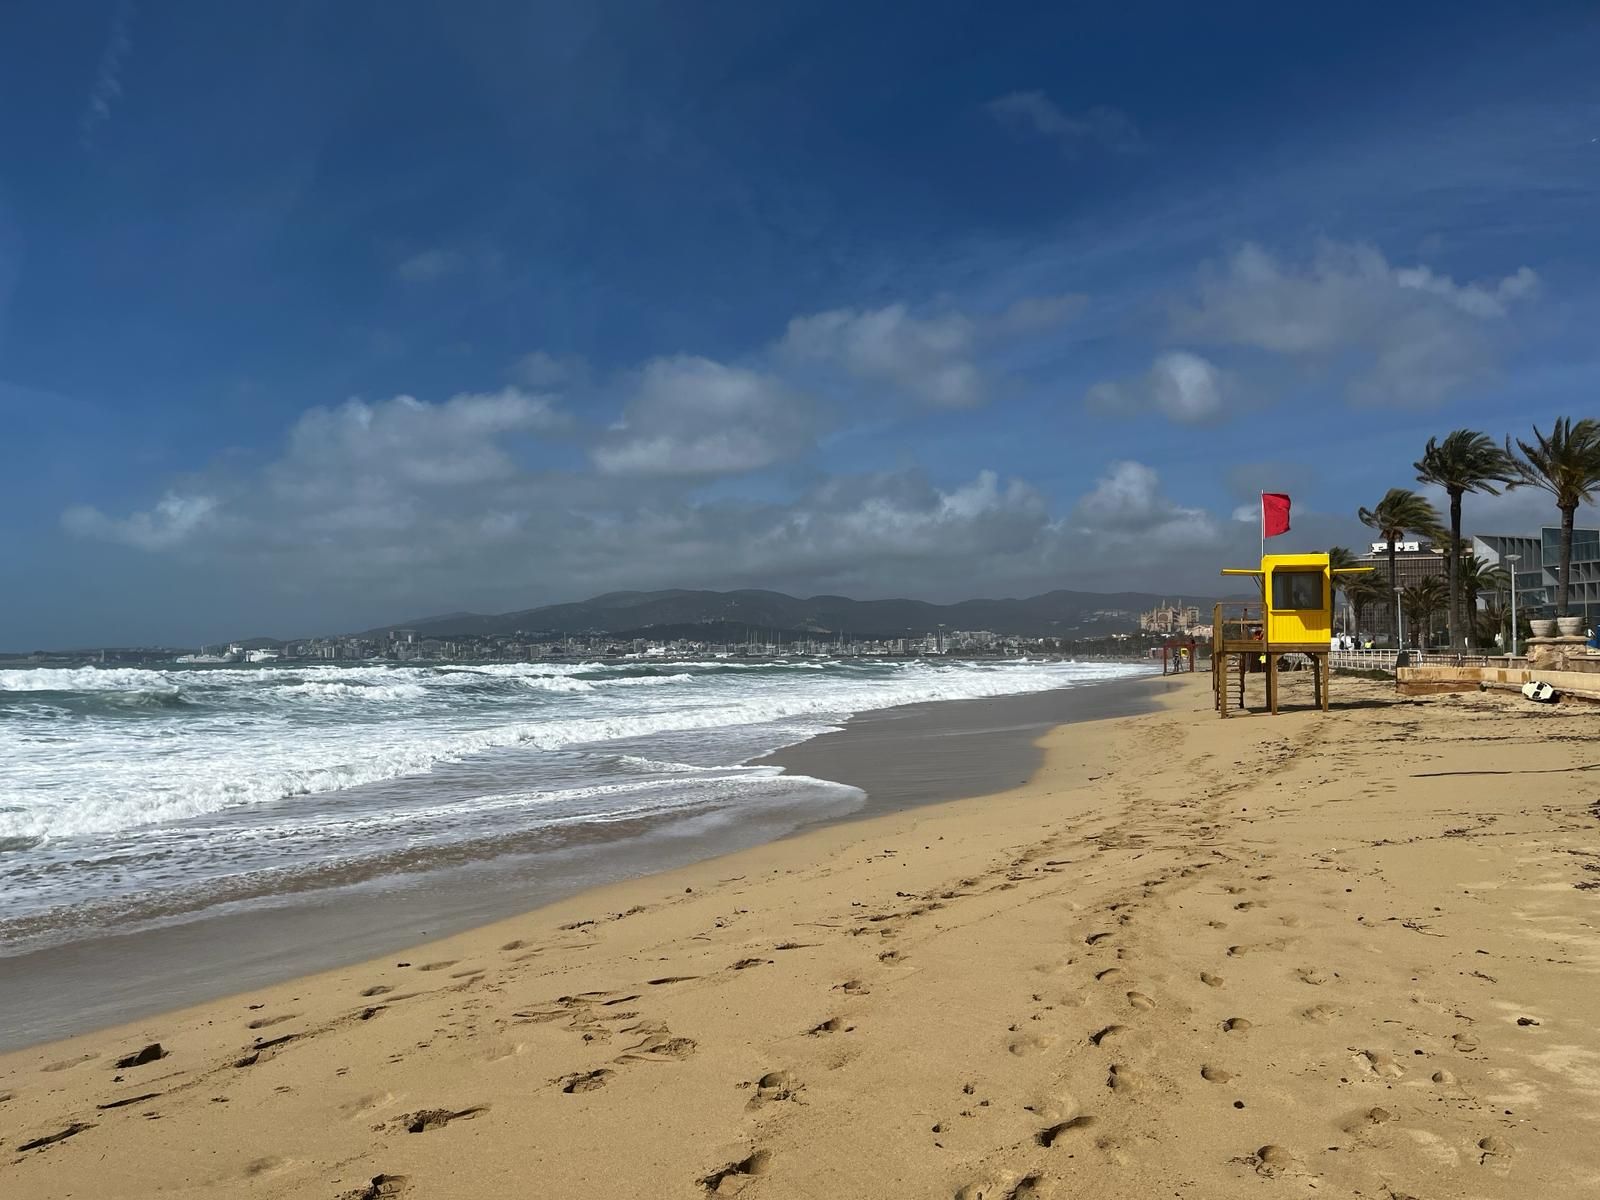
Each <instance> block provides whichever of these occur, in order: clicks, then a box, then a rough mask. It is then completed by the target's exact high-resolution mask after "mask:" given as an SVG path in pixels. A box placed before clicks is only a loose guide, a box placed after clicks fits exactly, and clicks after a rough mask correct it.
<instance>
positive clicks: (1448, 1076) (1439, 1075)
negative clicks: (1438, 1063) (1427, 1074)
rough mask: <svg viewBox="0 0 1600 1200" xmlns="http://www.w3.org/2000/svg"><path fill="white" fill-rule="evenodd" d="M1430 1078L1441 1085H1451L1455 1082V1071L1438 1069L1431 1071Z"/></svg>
mask: <svg viewBox="0 0 1600 1200" xmlns="http://www.w3.org/2000/svg"><path fill="white" fill-rule="evenodd" d="M1432 1079H1433V1081H1434V1082H1435V1083H1437V1084H1439V1085H1441V1086H1442V1087H1451V1086H1453V1085H1454V1084H1455V1082H1456V1077H1455V1072H1453V1071H1445V1070H1439V1071H1435V1072H1434V1073H1433V1076H1432Z"/></svg>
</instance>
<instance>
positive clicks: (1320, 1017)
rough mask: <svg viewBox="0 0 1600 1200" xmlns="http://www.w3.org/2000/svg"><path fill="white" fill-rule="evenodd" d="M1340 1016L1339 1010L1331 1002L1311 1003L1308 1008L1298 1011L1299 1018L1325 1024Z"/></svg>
mask: <svg viewBox="0 0 1600 1200" xmlns="http://www.w3.org/2000/svg"><path fill="white" fill-rule="evenodd" d="M1339 1016H1340V1010H1339V1009H1337V1008H1334V1007H1333V1006H1332V1005H1331V1004H1313V1005H1312V1006H1311V1007H1310V1008H1306V1009H1302V1010H1301V1011H1300V1018H1301V1020H1305V1021H1312V1022H1314V1023H1316V1024H1318V1025H1326V1024H1328V1022H1330V1021H1333V1020H1336V1019H1337V1018H1338V1017H1339Z"/></svg>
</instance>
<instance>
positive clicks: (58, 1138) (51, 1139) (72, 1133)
mask: <svg viewBox="0 0 1600 1200" xmlns="http://www.w3.org/2000/svg"><path fill="white" fill-rule="evenodd" d="M93 1128H94V1126H93V1125H86V1124H84V1123H83V1122H81V1121H74V1122H73V1123H72V1124H71V1125H68V1126H67V1127H66V1128H65V1129H62V1130H58V1131H57V1132H55V1133H47V1134H45V1135H44V1136H43V1137H36V1138H34V1139H33V1140H32V1141H27V1142H23V1143H22V1145H20V1146H18V1147H17V1150H18V1152H19V1153H26V1152H27V1151H29V1150H43V1149H44V1148H45V1147H46V1146H54V1145H55V1144H56V1143H57V1142H64V1141H66V1140H67V1139H68V1138H70V1137H77V1136H78V1135H79V1134H80V1133H82V1132H83V1131H84V1130H85V1129H93Z"/></svg>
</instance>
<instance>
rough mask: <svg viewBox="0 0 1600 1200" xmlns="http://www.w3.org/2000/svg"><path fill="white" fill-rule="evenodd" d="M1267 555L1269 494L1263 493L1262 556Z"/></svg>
mask: <svg viewBox="0 0 1600 1200" xmlns="http://www.w3.org/2000/svg"><path fill="white" fill-rule="evenodd" d="M1266 556H1267V494H1266V493H1265V492H1262V493H1261V557H1262V558H1265V557H1266Z"/></svg>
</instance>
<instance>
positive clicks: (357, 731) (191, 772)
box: [0, 661, 1142, 839]
mask: <svg viewBox="0 0 1600 1200" xmlns="http://www.w3.org/2000/svg"><path fill="white" fill-rule="evenodd" d="M671 667H672V668H673V670H672V673H671V674H657V673H652V674H640V673H639V672H640V671H641V670H654V669H656V668H655V665H653V664H638V663H626V664H616V663H583V664H544V663H535V664H522V663H513V664H481V665H479V664H471V665H467V666H463V667H449V668H440V667H433V666H410V665H405V666H388V665H364V666H356V667H339V666H332V665H330V666H325V667H324V666H294V667H290V666H275V667H268V668H251V667H241V668H206V669H199V670H175V671H150V670H137V669H121V668H116V669H102V668H75V669H66V670H61V669H53V668H52V669H43V670H33V669H22V670H11V671H5V672H0V686H3V687H4V688H5V689H6V690H8V691H13V692H27V691H34V692H42V691H50V692H58V693H72V692H76V693H81V694H92V693H97V692H105V691H123V692H134V691H140V690H144V691H150V690H154V689H157V688H164V689H169V690H176V689H178V688H180V687H181V689H182V690H183V693H184V695H185V696H186V697H191V696H192V697H194V698H195V700H196V704H195V705H187V704H186V705H183V706H181V707H180V708H179V709H177V710H174V711H173V712H172V713H171V714H165V713H158V714H155V715H153V716H149V717H141V718H139V720H138V721H137V722H135V723H130V722H129V721H128V720H127V719H126V718H123V719H121V720H119V719H118V718H116V717H115V716H114V715H111V716H106V717H93V716H89V717H86V716H82V715H74V714H70V713H62V714H59V720H60V721H61V725H60V730H59V732H60V734H61V735H62V740H61V741H60V742H57V743H52V744H43V743H41V742H40V741H37V740H34V741H29V742H26V743H24V742H22V740H21V739H17V738H12V739H5V738H0V838H21V839H41V838H42V839H62V838H85V837H93V836H96V835H106V834H113V833H117V832H119V831H122V830H128V829H134V828H139V827H148V826H152V825H162V824H167V823H171V822H175V821H190V820H195V819H198V818H203V817H206V816H207V815H208V814H217V813H223V812H230V811H234V810H244V809H250V808H252V807H258V806H261V805H268V804H272V803H273V802H275V801H281V800H284V799H286V798H291V797H298V796H309V795H316V794H322V793H337V792H344V791H347V790H348V789H351V788H359V787H362V786H364V785H372V784H378V783H383V782H385V781H391V780H397V779H402V778H405V777H408V776H416V775H422V774H425V773H428V772H430V771H432V770H435V769H436V768H438V767H439V766H440V765H441V764H445V763H462V762H465V761H476V760H477V759H478V758H479V757H480V756H482V755H485V754H489V753H493V752H495V751H500V750H504V749H506V748H512V747H524V748H537V749H539V750H544V751H550V752H556V751H561V750H564V749H568V748H572V747H579V746H587V745H593V744H597V743H605V742H610V741H616V740H619V739H629V740H631V741H638V740H640V739H649V738H651V737H652V736H658V735H659V736H668V735H671V736H680V737H681V736H682V735H684V734H693V735H695V737H696V742H697V744H699V745H701V746H703V747H705V748H706V749H707V752H708V753H709V752H714V750H715V747H716V746H717V745H719V744H723V743H725V742H726V743H728V744H730V745H732V744H734V742H735V741H737V742H738V743H739V744H746V743H748V742H749V741H750V735H749V734H745V735H743V736H742V740H741V739H737V738H735V736H734V735H735V734H736V733H737V731H739V730H751V729H757V730H759V729H760V728H764V727H768V726H773V727H779V726H781V728H782V730H783V736H784V738H785V739H787V740H794V739H795V738H797V737H803V736H807V735H808V734H810V733H814V732H817V731H819V730H821V729H824V728H827V727H829V726H830V725H831V724H833V723H836V722H837V721H839V720H841V719H842V718H844V717H845V716H847V715H849V714H851V713H856V712H864V711H868V710H872V709H878V708H884V707H888V706H892V705H899V704H909V703H917V702H924V701H932V700H952V699H972V698H978V697H983V696H996V695H1005V694H1011V693H1018V692H1031V691H1040V690H1044V689H1048V688H1054V687H1061V686H1068V685H1073V684H1078V683H1084V682H1090V681H1093V680H1096V679H1104V678H1112V677H1116V676H1119V675H1126V674H1129V673H1132V672H1137V671H1140V670H1142V668H1138V667H1132V668H1130V667H1127V666H1119V665H1107V664H1093V665H1077V664H1065V663H1037V662H1036V663H1004V664H990V663H964V662H949V663H937V664H934V663H923V662H895V663H861V662H854V661H852V662H846V663H842V664H837V665H835V664H828V663H818V662H814V661H812V662H803V663H790V664H771V663H724V662H721V661H707V662H704V663H673V664H671ZM730 668H732V669H731V670H730ZM579 673H583V674H584V675H585V676H586V678H583V679H578V678H574V676H576V675H578V674H579ZM497 679H503V680H505V681H506V683H507V684H508V685H509V686H510V687H511V688H512V689H513V690H511V691H505V690H491V691H490V692H488V693H484V692H482V691H481V689H474V688H471V687H463V682H466V683H471V682H472V681H473V680H477V681H479V683H480V684H481V683H484V682H485V681H488V685H489V686H490V687H491V689H493V688H494V683H493V681H495V680H497ZM191 708H196V709H197V710H198V712H199V715H193V714H191V712H190V711H189V710H190V709H191ZM347 712H348V715H347V716H346V715H343V714H346V713H347ZM39 719H43V718H39ZM51 719H52V720H54V719H56V718H51ZM30 730H32V731H33V732H34V733H35V734H36V733H37V732H38V728H37V724H34V725H30ZM8 743H9V744H8ZM485 762H486V763H487V760H485ZM730 765H731V764H730ZM485 769H487V767H485Z"/></svg>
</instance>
